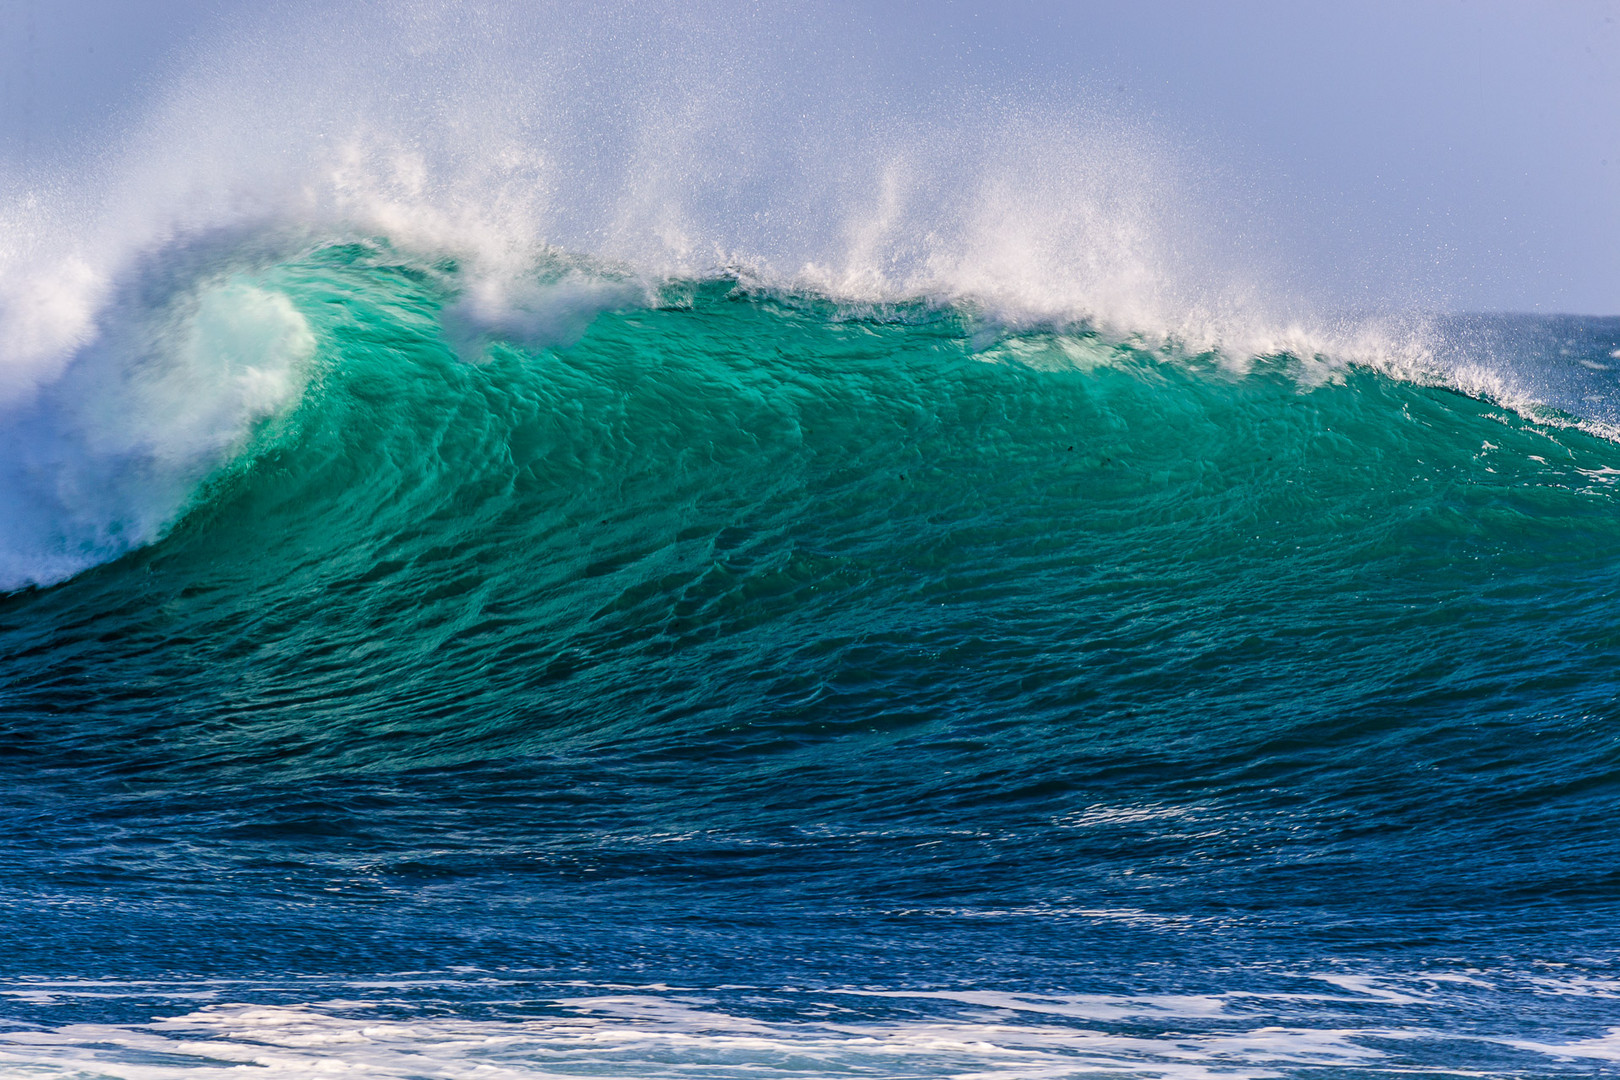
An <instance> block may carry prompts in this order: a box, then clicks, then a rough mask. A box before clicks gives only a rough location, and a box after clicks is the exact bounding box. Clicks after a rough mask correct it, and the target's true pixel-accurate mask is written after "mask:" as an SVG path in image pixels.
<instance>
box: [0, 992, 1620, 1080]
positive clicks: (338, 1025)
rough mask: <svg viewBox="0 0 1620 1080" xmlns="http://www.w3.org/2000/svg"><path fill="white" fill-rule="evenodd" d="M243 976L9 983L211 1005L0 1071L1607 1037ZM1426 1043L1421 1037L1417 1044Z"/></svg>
mask: <svg viewBox="0 0 1620 1080" xmlns="http://www.w3.org/2000/svg"><path fill="white" fill-rule="evenodd" d="M1338 981H1341V982H1354V980H1338ZM1472 982H1473V983H1479V980H1472ZM1479 984H1480V985H1484V984H1483V983H1479ZM415 985H417V984H415V983H412V982H411V981H410V980H395V981H378V982H374V983H368V984H353V985H351V986H349V987H348V989H349V990H350V991H351V992H367V993H375V992H376V991H378V990H379V989H382V990H388V989H397V990H400V991H405V990H409V989H411V988H412V987H413V986H415ZM422 985H424V986H431V987H433V988H435V989H436V990H437V991H438V992H440V993H443V992H447V991H454V990H455V989H456V986H455V985H453V984H451V983H445V982H439V983H426V984H422ZM472 985H473V984H466V986H463V987H462V989H466V988H467V987H470V986H472ZM479 985H483V984H479ZM245 988H246V987H245V986H243V985H239V984H232V985H228V986H216V985H204V986H203V987H202V988H201V989H200V990H196V989H189V990H188V989H186V988H181V987H169V986H161V985H148V986H134V985H129V986H122V985H109V984H103V983H95V982H92V983H80V984H71V983H59V984H50V986H49V987H44V986H41V987H38V988H34V989H29V988H18V989H16V990H14V991H12V992H13V993H21V994H23V995H25V996H26V995H36V996H37V995H38V994H39V993H41V992H49V993H51V994H54V995H56V997H55V998H54V999H53V1000H54V1001H55V1002H56V1003H65V1002H66V1001H69V1000H72V999H74V998H76V997H83V996H89V997H96V998H100V997H104V996H109V995H117V994H130V995H143V994H144V995H145V996H147V997H150V998H152V999H153V1001H154V1003H159V1002H165V1001H173V1000H175V999H177V998H185V997H188V996H189V997H198V996H200V997H203V998H208V997H213V998H215V1000H217V1001H218V1002H219V1003H217V1004H209V1005H204V1006H202V1007H199V1008H193V1009H191V1010H190V1011H185V1012H180V1013H170V1014H168V1015H162V1016H159V1017H157V1018H155V1019H153V1020H151V1021H149V1022H146V1023H139V1024H93V1023H66V1024H62V1025H59V1026H18V1027H13V1028H12V1029H11V1030H8V1031H5V1032H0V1075H3V1076H23V1075H26V1076H33V1077H41V1076H44V1077H53V1076H56V1077H67V1076H100V1077H116V1078H119V1080H161V1078H167V1077H195V1078H199V1080H204V1078H210V1077H235V1076H244V1077H246V1076H261V1077H262V1076H297V1077H305V1076H324V1075H365V1076H372V1077H434V1078H446V1080H452V1078H463V1077H467V1078H472V1077H535V1076H550V1077H557V1076H597V1077H602V1076H608V1077H682V1078H695V1077H706V1078H720V1077H737V1078H739V1080H740V1078H744V1077H752V1078H757V1077H762V1076H763V1077H770V1076H779V1077H795V1076H827V1075H854V1076H872V1077H913V1078H920V1077H954V1078H962V1080H968V1078H972V1080H1031V1078H1042V1077H1051V1078H1058V1077H1078V1076H1088V1077H1097V1076H1122V1077H1127V1076H1128V1077H1135V1078H1140V1080H1150V1078H1164V1080H1216V1078H1227V1080H1233V1078H1248V1077H1253V1078H1259V1077H1284V1076H1293V1075H1316V1074H1317V1072H1318V1070H1321V1069H1325V1068H1333V1069H1341V1070H1342V1069H1354V1070H1356V1071H1357V1073H1358V1075H1369V1076H1372V1075H1399V1074H1407V1073H1411V1072H1414V1071H1421V1072H1422V1073H1423V1074H1424V1075H1427V1076H1459V1077H1461V1076H1483V1075H1520V1074H1523V1075H1529V1074H1531V1073H1536V1072H1538V1071H1540V1070H1541V1069H1542V1067H1543V1066H1545V1065H1546V1064H1548V1063H1549V1062H1550V1061H1552V1060H1564V1061H1568V1060H1572V1059H1583V1058H1584V1059H1587V1060H1592V1059H1597V1060H1610V1059H1615V1058H1616V1057H1617V1052H1616V1049H1615V1047H1616V1035H1615V1033H1613V1032H1611V1033H1609V1034H1607V1035H1603V1036H1598V1037H1592V1038H1585V1039H1570V1040H1567V1041H1546V1042H1528V1041H1523V1040H1514V1039H1509V1038H1503V1039H1497V1038H1492V1037H1489V1036H1477V1035H1476V1036H1468V1037H1464V1036H1461V1035H1458V1034H1456V1033H1453V1032H1447V1031H1444V1030H1441V1029H1435V1028H1432V1027H1429V1026H1426V1025H1425V1024H1424V1023H1422V1022H1414V1017H1412V1016H1409V1015H1405V1014H1403V1013H1402V1012H1401V1011H1400V1010H1402V1009H1403V1008H1406V1007H1409V1006H1411V1005H1413V1004H1415V1003H1419V1002H1420V1001H1422V1000H1423V999H1420V998H1418V997H1416V996H1411V995H1394V996H1392V995H1391V994H1389V993H1384V992H1379V993H1373V994H1371V995H1363V994H1362V993H1361V992H1360V988H1359V986H1352V985H1346V987H1345V988H1346V989H1348V990H1350V991H1351V994H1350V996H1348V997H1343V998H1320V997H1314V996H1310V995H1297V994H1272V995H1266V994H1256V993H1247V994H1244V993H1234V994H1209V995H1186V996H1178V995H1152V996H1144V997H1115V996H1108V995H1099V994H1091V995H1063V996H1046V995H1030V994H1010V993H1005V992H991V991H953V992H947V991H875V990H853V989H844V990H797V991H794V990H764V989H761V988H748V987H732V988H729V992H730V993H731V994H732V995H733V996H739V997H740V998H741V999H742V1000H763V998H762V997H761V995H764V997H768V998H770V999H771V1000H773V1001H775V1002H776V1003H777V1006H776V1008H777V1010H778V1011H780V1009H781V1007H782V1006H783V1005H784V1004H787V1003H791V1004H792V1006H793V1009H792V1011H793V1013H794V1014H795V1015H794V1017H793V1018H792V1019H763V1018H761V1017H760V1016H757V1015H750V1014H749V1013H747V1012H745V1011H743V1010H740V1009H737V1008H735V1007H727V1006H726V1005H724V1004H723V1003H722V1002H721V1001H720V1000H719V998H718V995H717V994H716V993H715V992H701V991H696V990H682V989H678V988H670V987H666V986H648V987H585V986H580V987H576V988H574V989H575V993H573V994H571V995H570V994H563V995H561V996H554V995H548V996H547V997H545V998H544V999H542V1000H524V1001H521V1002H519V1001H512V1002H508V1003H506V1004H507V1006H509V1007H510V1006H521V1007H522V1008H521V1012H522V1013H524V1014H526V1015H513V1016H506V1017H496V1018H488V1019H474V1018H470V1017H468V1016H461V1017H453V1018H451V1017H445V1016H443V1015H442V1014H440V1013H439V1012H438V1010H436V1009H435V1010H432V1011H430V1012H421V1011H417V1010H414V1009H412V1008H411V1007H410V1006H409V1005H408V1004H407V1002H406V1001H404V1000H398V1001H390V1000H380V1001H379V1000H370V1001H362V1000H355V999H353V998H344V997H337V998H332V999H328V1000H324V1001H318V1002H310V1003H307V1004H299V1005H275V1004H249V1003H232V1002H230V1001H229V998H228V997H225V995H228V994H229V993H231V992H233V991H234V992H240V991H242V990H243V989H245ZM331 989H335V990H338V991H339V992H340V993H341V991H342V988H341V987H338V986H334V987H332V988H331ZM485 989H486V990H487V989H488V987H487V986H485ZM506 989H508V990H510V991H516V989H517V988H516V987H507V988H506ZM558 989H563V988H558ZM221 998H223V1000H220V999H221ZM874 999H877V1000H879V1001H880V1002H881V1003H883V1004H884V1005H886V1006H892V1007H894V1008H895V1009H897V1010H899V1012H901V1013H902V1014H904V1018H903V1019H877V1018H874V1017H873V1016H872V1015H871V1012H870V1010H869V1009H867V1008H866V1007H865V1005H864V1003H866V1002H869V1001H873V1000H874ZM1340 1002H1345V1003H1349V1004H1352V1005H1358V1006H1359V1007H1360V1008H1362V1009H1363V1010H1364V1011H1365V1010H1366V1009H1367V1008H1372V1009H1374V1010H1380V1009H1381V1010H1385V1011H1386V1012H1388V1013H1389V1015H1387V1016H1383V1017H1378V1018H1366V1017H1364V1018H1363V1019H1362V1020H1361V1022H1357V1023H1331V1022H1330V1023H1325V1024H1310V1023H1307V1022H1301V1018H1299V1016H1298V1014H1299V1011H1300V1008H1301V1005H1302V1003H1306V1004H1314V1005H1316V1006H1317V1007H1320V1006H1321V1005H1322V1004H1323V1003H1326V1004H1328V1005H1329V1006H1332V1005H1334V1004H1336V1003H1340ZM542 1005H543V1006H544V1008H543V1009H538V1008H537V1007H538V1006H542ZM857 1006H860V1007H857ZM160 1007H161V1005H160ZM171 1008H172V1006H171ZM508 1011H509V1010H508ZM1284 1014H1287V1015H1284ZM1468 1044H1472V1045H1473V1046H1475V1047H1477V1048H1479V1049H1480V1050H1481V1051H1484V1052H1485V1053H1486V1054H1487V1055H1488V1054H1491V1053H1493V1052H1494V1051H1492V1050H1491V1048H1492V1047H1504V1048H1509V1049H1511V1050H1513V1051H1517V1052H1520V1053H1521V1054H1523V1055H1524V1056H1523V1058H1522V1059H1519V1064H1518V1067H1517V1068H1515V1067H1514V1066H1513V1065H1508V1066H1507V1069H1508V1071H1506V1072H1504V1071H1502V1065H1503V1063H1502V1059H1501V1058H1500V1057H1499V1056H1498V1057H1496V1058H1495V1059H1494V1060H1495V1061H1496V1062H1497V1064H1496V1066H1494V1067H1492V1068H1491V1069H1489V1070H1485V1069H1482V1068H1480V1067H1477V1066H1470V1065H1467V1064H1464V1063H1462V1062H1460V1061H1456V1060H1454V1059H1455V1058H1456V1056H1457V1053H1458V1048H1459V1047H1460V1046H1464V1045H1468ZM1425 1045H1428V1046H1429V1047H1430V1048H1431V1049H1430V1050H1428V1051H1424V1049H1423V1047H1424V1046H1425ZM1414 1054H1416V1055H1417V1056H1415V1057H1414V1056H1413V1055H1414ZM1447 1059H1452V1060H1447ZM1420 1061H1428V1062H1429V1064H1427V1065H1420V1064H1418V1062H1420ZM1538 1063H1539V1064H1538Z"/></svg>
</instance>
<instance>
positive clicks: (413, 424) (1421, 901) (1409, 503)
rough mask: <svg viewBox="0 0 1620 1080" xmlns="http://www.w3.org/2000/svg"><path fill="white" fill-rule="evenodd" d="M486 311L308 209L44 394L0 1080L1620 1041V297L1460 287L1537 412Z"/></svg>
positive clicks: (1488, 1072) (1590, 1064)
mask: <svg viewBox="0 0 1620 1080" xmlns="http://www.w3.org/2000/svg"><path fill="white" fill-rule="evenodd" d="M197 282H200V283H197ZM467 295H468V282H467V281H466V280H465V278H464V275H463V271H462V270H461V269H460V268H459V267H458V266H457V265H456V263H455V261H454V260H452V259H445V258H440V259H436V260H424V259H421V258H417V257H414V256H410V255H407V254H405V253H402V252H401V251H399V250H396V249H395V248H394V247H393V246H391V245H390V244H388V243H387V242H386V241H384V240H381V239H375V240H371V241H360V240H342V241H338V240H332V241H322V242H315V243H311V244H309V245H307V246H306V247H305V248H303V249H301V250H299V251H297V252H295V253H293V254H291V255H286V256H284V257H277V258H276V259H264V258H260V259H258V260H257V261H253V262H242V261H239V262H238V263H237V264H236V266H235V268H234V269H233V270H231V272H229V273H223V272H219V273H212V274H210V275H205V276H203V277H202V278H199V279H196V282H194V283H193V284H192V285H191V286H189V287H188V288H187V289H184V290H180V289H175V290H170V291H169V292H168V293H166V294H163V295H162V296H159V297H158V298H157V299H152V298H150V297H148V298H146V299H145V300H143V302H144V303H147V304H148V307H149V309H150V311H151V312H157V313H158V314H152V315H148V316H146V317H145V318H146V324H147V325H148V329H147V330H145V331H143V330H140V329H139V328H136V329H128V330H126V331H125V332H123V333H122V334H121V335H114V338H115V339H116V341H122V342H132V341H133V342H146V343H147V344H148V346H149V347H148V348H147V351H146V352H145V353H140V352H139V350H136V351H135V352H133V353H132V352H130V351H129V350H130V349H133V348H134V346H127V345H126V346H121V348H124V351H123V352H119V351H118V350H117V349H114V348H113V347H112V346H110V345H109V346H108V347H107V348H105V349H96V348H90V349H87V350H83V351H81V352H80V353H79V354H77V358H76V359H75V360H74V361H73V362H72V363H70V364H69V365H68V367H67V368H66V370H65V373H64V374H62V375H61V376H59V377H58V378H57V380H56V381H55V382H53V383H52V384H51V385H50V388H48V389H47V390H44V391H41V392H39V393H36V394H35V395H33V396H32V397H29V398H27V399H25V400H22V401H19V402H16V403H14V404H13V405H12V406H11V407H10V409H11V411H10V414H9V416H8V424H7V429H6V430H7V432H8V435H7V438H8V440H9V444H8V446H7V448H6V455H7V456H6V457H5V459H4V466H5V472H4V474H3V476H4V485H5V486H4V493H5V496H6V505H7V510H8V520H7V522H6V523H5V525H4V527H3V528H4V530H5V531H4V534H3V535H4V536H5V539H6V551H5V559H6V562H5V564H4V565H5V568H6V573H7V575H8V579H7V581H6V582H5V584H6V585H7V586H8V587H10V588H11V589H12V590H13V591H12V592H10V594H9V595H7V596H6V597H5V598H4V599H3V600H0V693H3V699H0V700H3V715H4V746H5V753H4V755H3V756H0V770H3V776H0V789H3V790H4V792H5V800H4V807H3V811H0V814H3V818H0V822H3V827H0V845H3V851H4V856H3V858H0V897H3V904H4V913H5V918H4V920H3V923H0V941H3V946H0V1017H3V1019H4V1028H3V1030H0V1071H3V1072H4V1073H5V1074H6V1075H18V1076H45V1077H52V1076H61V1077H70V1076H71V1077H81V1076H96V1077H102V1076H107V1077H120V1078H126V1077H127V1078H146V1077H168V1076H182V1075H183V1076H198V1077H208V1076H224V1075H232V1076H235V1075H244V1076H260V1075H289V1076H305V1075H327V1074H328V1073H338V1074H349V1073H354V1074H355V1075H366V1076H383V1077H395V1076H397V1077H421V1076H433V1077H441V1076H442V1077H461V1076H468V1077H471V1076H479V1077H483V1076H536V1075H538V1076H671V1077H676V1076H678V1077H733V1076H735V1077H744V1076H746V1077H760V1076H782V1077H789V1076H813V1077H826V1076H873V1077H891V1076H904V1077H913V1076H915V1077H925V1076H951V1077H1009V1078H1011V1077H1093V1076H1114V1075H1122V1076H1133V1077H1134V1076H1141V1077H1249V1076H1253V1077H1260V1076H1289V1077H1294V1076H1297V1077H1350V1076H1356V1077H1360V1076H1370V1075H1402V1076H1414V1075H1416V1076H1435V1077H1440V1076H1563V1075H1569V1076H1592V1075H1602V1074H1603V1073H1604V1070H1605V1069H1608V1068H1612V1067H1614V1063H1615V1062H1616V1061H1617V1060H1620V1028H1617V1027H1616V1024H1617V1021H1616V1016H1617V1013H1616V1001H1617V999H1620V954H1617V950H1616V947H1615V939H1614V935H1613V928H1614V926H1615V920H1616V916H1617V914H1620V889H1617V878H1616V871H1615V858H1616V855H1617V852H1620V849H1617V847H1616V839H1615V833H1614V827H1613V821H1614V819H1613V808H1614V804H1615V796H1616V790H1617V784H1620V744H1617V741H1616V735H1615V732H1614V729H1613V720H1614V716H1615V710H1616V695H1617V692H1620V682H1617V680H1616V677H1615V674H1614V668H1613V663H1614V659H1615V656H1616V644H1617V642H1616V636H1615V635H1616V631H1615V629H1614V627H1615V622H1614V619H1613V617H1612V612H1611V608H1612V605H1613V603H1614V602H1615V598H1616V596H1617V594H1620V514H1617V510H1620V504H1617V501H1616V500H1617V498H1620V487H1617V486H1616V479H1617V478H1620V445H1617V444H1616V443H1615V442H1614V441H1612V439H1611V438H1610V437H1609V435H1608V431H1609V429H1608V428H1606V427H1604V426H1603V417H1604V415H1605V414H1603V413H1602V411H1601V410H1602V408H1603V407H1606V406H1607V405H1608V403H1610V402H1614V401H1617V400H1620V398H1617V397H1616V392H1615V385H1614V379H1615V375H1614V373H1613V371H1612V370H1611V369H1612V368H1613V367H1614V364H1615V362H1614V360H1613V357H1612V356H1611V354H1612V353H1613V352H1614V351H1615V350H1616V349H1620V320H1612V319H1611V320H1595V319H1588V320H1574V319H1555V318H1533V317H1493V318H1489V319H1486V318H1478V319H1472V320H1470V319H1462V318H1454V319H1451V320H1449V321H1444V320H1442V322H1444V325H1441V326H1439V327H1430V329H1429V331H1428V332H1429V333H1431V334H1432V335H1436V337H1435V340H1440V341H1445V342H1450V343H1452V344H1451V345H1450V346H1448V347H1450V348H1452V349H1454V351H1455V352H1456V354H1457V356H1460V357H1464V358H1468V357H1473V358H1475V359H1478V358H1481V357H1504V356H1505V357H1509V358H1510V359H1511V361H1512V363H1513V364H1515V365H1517V366H1516V367H1515V368H1514V369H1513V370H1515V371H1516V372H1517V373H1518V376H1517V377H1518V378H1519V379H1520V381H1521V382H1533V383H1534V385H1535V386H1537V387H1539V388H1541V391H1542V395H1541V396H1542V399H1543V400H1544V401H1546V402H1552V401H1561V402H1562V403H1563V405H1562V407H1559V406H1558V405H1553V404H1544V405H1543V406H1541V407H1540V408H1539V410H1530V409H1523V408H1521V409H1520V410H1518V411H1515V410H1514V409H1511V408H1508V407H1507V406H1505V405H1504V404H1502V403H1501V402H1500V401H1496V400H1491V399H1490V398H1489V397H1487V396H1480V395H1474V396H1471V395H1470V394H1467V393H1464V392H1462V391H1460V390H1459V389H1456V388H1455V387H1454V386H1448V385H1445V384H1444V383H1443V382H1440V381H1436V380H1429V381H1425V380H1423V379H1416V378H1411V377H1398V376H1397V375H1394V374H1391V373H1390V372H1389V371H1387V370H1379V369H1378V368H1376V367H1375V366H1371V365H1367V364H1333V363H1330V362H1329V359H1328V358H1324V357H1310V358H1301V357H1298V356H1293V355H1289V354H1286V353H1283V354H1277V355H1270V356H1260V357H1255V358H1250V359H1249V360H1248V361H1247V362H1245V363H1243V364H1234V363H1233V362H1232V361H1231V360H1230V358H1228V357H1224V356H1222V355H1221V354H1219V353H1216V352H1205V353H1195V352H1189V351H1188V350H1187V349H1186V348H1183V347H1178V346H1177V345H1176V344H1174V343H1173V342H1171V343H1166V342H1159V343H1157V344H1154V343H1150V342H1148V341H1146V340H1143V339H1140V338H1137V339H1125V340H1120V339H1118V338H1115V337H1110V336H1108V335H1106V334H1103V333H1100V332H1097V331H1095V330H1092V329H1088V328H1087V326H1085V325H1084V324H1070V325H1066V326H1060V325H1046V326H1038V327H1033V328H1031V327H1027V326H1026V327H1023V328H1017V327H1012V326H1010V325H1008V324H1006V323H1005V322H998V321H996V320H995V319H993V318H991V317H989V316H988V315H987V314H986V312H985V311H984V310H982V309H979V308H975V307H974V306H973V305H972V304H970V303H966V302H959V303H946V302H928V301H924V300H914V301H910V302H902V303H892V304H865V305H857V304H851V303H848V302H841V301H838V300H835V299H833V298H831V297H829V296H827V295H822V294H817V293H814V292H808V291H802V290H801V291H793V290H786V289H768V288H764V287H762V286H760V285H758V284H757V283H751V282H749V281H747V280H745V279H743V278H739V277H737V276H735V275H733V276H724V275H721V276H713V277H708V278H700V279H671V280H664V281H662V282H660V283H658V284H657V285H656V286H655V287H649V286H646V285H645V283H643V284H641V285H636V284H635V283H634V282H631V281H629V280H627V279H625V278H624V277H623V276H621V275H615V274H614V273H613V272H610V271H607V270H599V269H592V268H590V267H589V266H586V265H583V264H580V263H578V262H577V261H573V262H569V261H563V262H556V261H554V262H552V263H551V264H549V265H547V266H545V267H543V268H542V269H541V270H539V271H537V272H536V276H535V277H534V284H533V296H534V297H540V298H541V299H539V300H534V299H533V298H532V297H531V302H530V304H529V306H528V308H526V309H523V310H524V311H527V312H528V315H527V316H523V312H522V311H520V312H519V314H518V315H510V316H508V317H507V318H506V319H505V322H504V324H501V325H491V324H487V323H486V324H480V323H477V322H476V321H472V320H471V317H470V316H469V314H468V300H467ZM536 312H541V313H544V312H551V313H552V314H551V315H550V316H549V317H548V318H547V319H541V318H540V317H539V315H537V314H536ZM520 316H523V317H520ZM153 325H155V326H157V327H159V328H160V329H161V331H162V333H161V335H157V336H154V332H152V331H151V330H150V326H153ZM503 327H504V328H503ZM159 341H161V342H167V344H165V345H162V346H161V347H160V346H159V345H154V344H152V342H159ZM130 355H141V356H144V360H142V361H141V362H131V361H129V360H128V359H127V357H128V356H130ZM108 357H121V358H123V359H120V360H116V362H117V363H119V364H121V365H122V366H120V367H118V368H117V369H116V370H117V377H114V376H113V375H110V374H109V370H110V369H111V368H112V366H113V365H114V363H115V360H113V359H108ZM1454 367H1455V368H1456V369H1457V370H1462V368H1461V366H1460V363H1459V364H1458V365H1454ZM1437 370H1438V369H1437ZM1454 381H1456V380H1454ZM120 402H122V403H125V406H126V407H125V408H124V409H123V410H122V411H121V410H120V409H119V408H118V404H119V403H120ZM130 402H137V403H146V405H145V407H143V408H142V409H139V410H137V409H134V408H131V407H129V406H128V403H130ZM1583 402H1584V403H1586V405H1587V406H1588V407H1587V408H1586V410H1585V412H1586V415H1584V416H1583V415H1582V412H1581V408H1580V406H1581V405H1582V403H1583ZM137 412H138V413H139V415H138V416H137V415H135V414H136V413H137ZM19 432H20V433H25V434H24V435H18V434H17V433H19Z"/></svg>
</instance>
